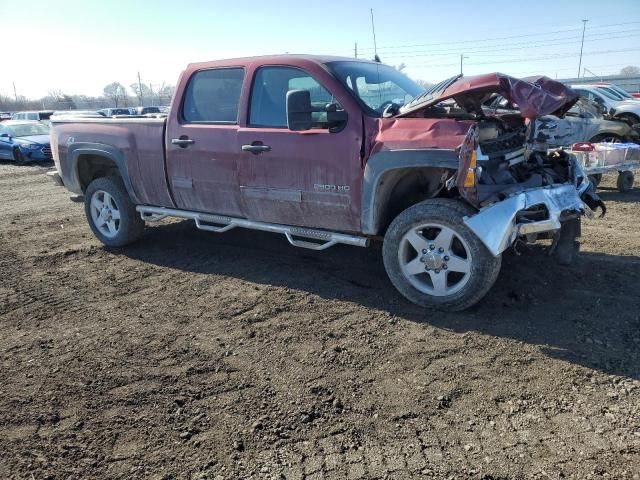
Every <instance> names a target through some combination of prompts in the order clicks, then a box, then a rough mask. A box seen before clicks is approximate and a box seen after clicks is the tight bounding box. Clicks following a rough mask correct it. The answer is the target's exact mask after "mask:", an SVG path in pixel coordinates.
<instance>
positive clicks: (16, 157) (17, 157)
mask: <svg viewBox="0 0 640 480" xmlns="http://www.w3.org/2000/svg"><path fill="white" fill-rule="evenodd" d="M13 161H14V162H16V163H17V164H18V165H24V155H22V152H21V151H20V149H19V148H18V147H15V148H14V149H13Z"/></svg>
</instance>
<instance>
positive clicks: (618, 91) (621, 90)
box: [607, 85, 633, 98]
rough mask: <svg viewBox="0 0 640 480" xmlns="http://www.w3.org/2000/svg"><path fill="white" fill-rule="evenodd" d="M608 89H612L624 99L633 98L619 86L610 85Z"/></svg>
mask: <svg viewBox="0 0 640 480" xmlns="http://www.w3.org/2000/svg"><path fill="white" fill-rule="evenodd" d="M607 88H610V89H611V90H613V91H614V92H617V93H618V95H620V96H621V97H622V98H633V95H631V94H630V93H629V92H627V91H626V90H625V89H624V88H621V87H619V86H617V85H609V86H608V87H607Z"/></svg>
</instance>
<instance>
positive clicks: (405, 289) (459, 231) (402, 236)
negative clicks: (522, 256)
mask: <svg viewBox="0 0 640 480" xmlns="http://www.w3.org/2000/svg"><path fill="white" fill-rule="evenodd" d="M473 213H475V211H474V210H473V209H472V208H470V207H468V206H467V205H464V204H462V203H460V202H457V201H454V200H449V199H432V200H426V201H424V202H421V203H418V204H416V205H414V206H412V207H409V208H408V209H406V210H405V211H404V212H402V213H401V214H400V215H398V216H397V217H396V219H395V220H394V221H393V222H392V223H391V225H390V226H389V228H388V230H387V233H386V235H385V237H384V244H383V249H382V252H383V260H384V265H385V269H386V271H387V274H388V275H389V279H390V280H391V282H392V283H393V285H394V286H395V287H396V288H397V289H398V291H399V292H400V293H401V294H402V295H404V296H405V297H406V298H407V299H408V300H410V301H411V302H413V303H415V304H417V305H420V306H423V307H431V308H436V309H440V310H448V311H459V310H464V309H466V308H469V307H470V306H472V305H474V304H476V303H477V302H479V301H480V300H481V299H482V297H484V295H485V294H486V293H487V292H488V291H489V289H490V288H491V287H492V285H493V284H494V282H495V281H496V279H497V277H498V273H499V272H500V263H501V257H494V256H493V255H491V253H490V252H489V251H488V250H487V248H486V247H485V246H484V244H483V243H482V242H481V241H480V239H479V238H478V237H476V235H475V234H474V233H473V232H472V231H471V230H470V229H469V228H468V227H467V226H466V225H465V224H464V222H463V221H462V218H463V217H464V216H465V215H471V214H473Z"/></svg>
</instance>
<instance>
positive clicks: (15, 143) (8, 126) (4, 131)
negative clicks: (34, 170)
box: [0, 120, 52, 164]
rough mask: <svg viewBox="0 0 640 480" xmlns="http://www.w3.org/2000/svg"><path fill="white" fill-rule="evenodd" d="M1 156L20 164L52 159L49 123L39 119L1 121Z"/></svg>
mask: <svg viewBox="0 0 640 480" xmlns="http://www.w3.org/2000/svg"><path fill="white" fill-rule="evenodd" d="M0 158H1V159H4V160H13V161H14V162H17V163H19V164H22V163H27V162H41V161H49V160H51V159H52V157H51V146H50V143H49V125H47V124H45V123H42V122H40V121H37V120H7V121H6V122H2V123H0Z"/></svg>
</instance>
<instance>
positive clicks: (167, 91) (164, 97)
mask: <svg viewBox="0 0 640 480" xmlns="http://www.w3.org/2000/svg"><path fill="white" fill-rule="evenodd" d="M175 91H176V87H175V85H163V86H162V88H160V90H158V98H159V99H160V103H161V104H163V105H166V104H168V103H169V102H171V99H172V98H173V94H174V93H175Z"/></svg>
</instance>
